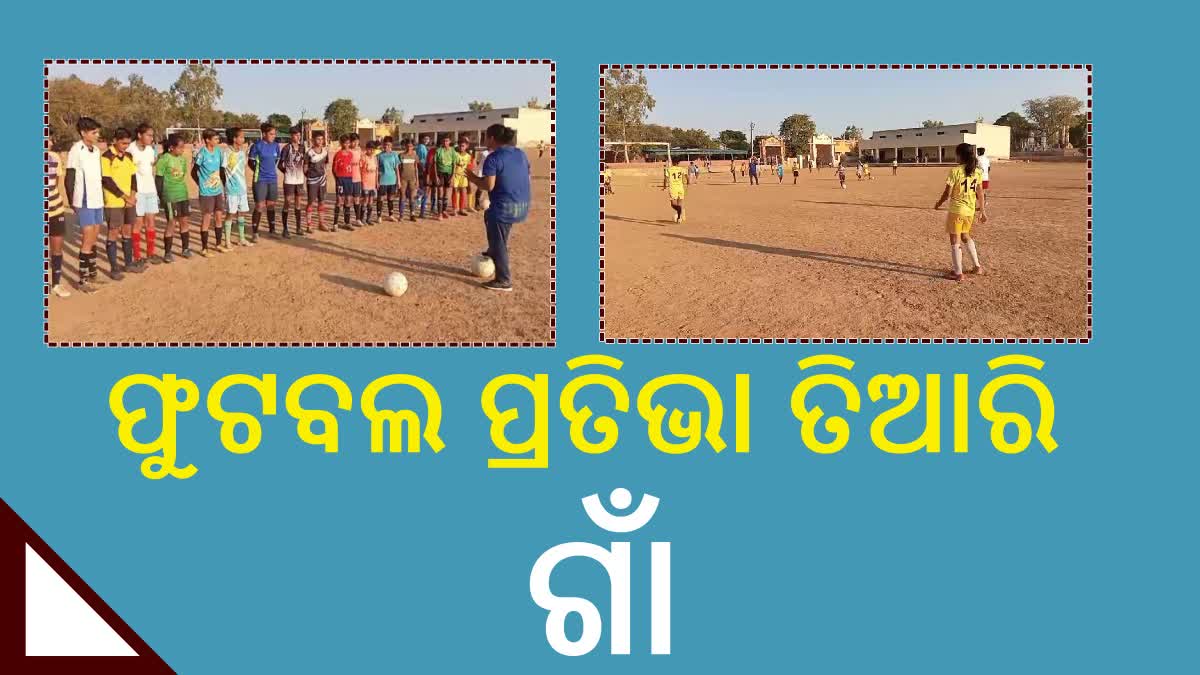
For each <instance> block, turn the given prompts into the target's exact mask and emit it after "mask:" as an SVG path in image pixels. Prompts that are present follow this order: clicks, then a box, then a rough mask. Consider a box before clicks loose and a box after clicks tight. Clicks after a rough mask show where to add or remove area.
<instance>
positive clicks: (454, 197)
mask: <svg viewBox="0 0 1200 675" xmlns="http://www.w3.org/2000/svg"><path fill="white" fill-rule="evenodd" d="M470 145H471V144H470V142H469V141H467V139H466V138H460V139H458V151H457V152H455V153H454V174H453V178H451V184H450V187H451V188H453V189H454V192H453V193H452V194H451V195H450V207H451V212H452V213H454V215H458V216H465V215H468V214H467V196H468V195H469V193H470V191H471V184H470V183H469V182H467V171H468V170H470V169H472V168H474V165H475V158H474V156H472V155H471V153H470V152H469V150H468V148H469V147H470Z"/></svg>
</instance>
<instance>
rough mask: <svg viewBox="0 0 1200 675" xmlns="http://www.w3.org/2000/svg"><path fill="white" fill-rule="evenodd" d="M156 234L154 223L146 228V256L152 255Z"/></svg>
mask: <svg viewBox="0 0 1200 675" xmlns="http://www.w3.org/2000/svg"><path fill="white" fill-rule="evenodd" d="M157 234H158V232H157V230H156V228H155V227H154V225H151V226H150V227H148V228H146V257H147V258H153V257H154V237H155V236H156V235H157Z"/></svg>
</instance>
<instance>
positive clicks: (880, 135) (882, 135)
mask: <svg viewBox="0 0 1200 675" xmlns="http://www.w3.org/2000/svg"><path fill="white" fill-rule="evenodd" d="M879 137H880V138H887V135H885V134H879Z"/></svg>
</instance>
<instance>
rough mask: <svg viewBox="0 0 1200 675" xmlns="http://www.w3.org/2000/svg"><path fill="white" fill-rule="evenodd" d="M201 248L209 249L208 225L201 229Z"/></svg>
mask: <svg viewBox="0 0 1200 675" xmlns="http://www.w3.org/2000/svg"><path fill="white" fill-rule="evenodd" d="M200 250H201V251H207V250H208V228H207V227H206V228H204V229H203V230H200Z"/></svg>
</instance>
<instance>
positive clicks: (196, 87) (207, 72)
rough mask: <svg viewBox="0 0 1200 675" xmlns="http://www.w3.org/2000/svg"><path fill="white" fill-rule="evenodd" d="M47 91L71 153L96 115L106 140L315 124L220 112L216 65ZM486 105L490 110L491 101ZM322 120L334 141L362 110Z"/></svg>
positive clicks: (59, 139) (70, 80)
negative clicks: (166, 83) (151, 80)
mask: <svg viewBox="0 0 1200 675" xmlns="http://www.w3.org/2000/svg"><path fill="white" fill-rule="evenodd" d="M48 89H49V106H50V113H49V117H50V130H51V132H52V133H53V134H54V139H55V149H56V150H63V149H66V148H68V147H70V145H71V144H72V143H73V142H74V141H75V140H76V138H77V136H78V135H77V134H76V132H75V123H76V122H77V121H78V120H79V118H80V117H91V118H93V119H95V120H96V121H97V122H99V123H100V124H101V127H102V134H103V135H104V136H105V137H108V135H109V134H111V133H112V132H113V131H114V130H115V129H117V128H119V127H124V128H126V129H129V130H130V131H132V130H133V129H134V128H136V127H137V126H138V125H140V124H149V125H150V126H152V127H154V129H155V130H156V131H158V132H159V133H160V134H161V133H163V132H164V131H165V130H166V129H168V128H170V127H198V128H214V129H225V128H229V127H237V128H241V129H253V128H257V127H259V126H261V125H262V123H263V122H264V121H265V122H269V123H270V124H272V125H274V126H275V128H277V129H280V130H281V131H284V132H286V131H287V130H288V129H290V128H291V127H292V126H293V125H303V124H306V123H311V122H315V121H316V119H315V118H297V119H295V120H293V119H292V117H291V116H290V115H287V114H285V113H271V114H270V115H267V117H266V119H265V120H264V119H262V118H260V117H259V116H258V115H257V114H254V113H238V112H233V111H229V110H220V109H219V108H218V107H217V103H218V101H220V99H221V96H222V95H223V94H224V89H223V88H222V87H221V83H220V81H219V80H218V78H217V68H216V66H214V65H202V64H190V65H188V66H186V67H185V68H184V69H183V72H181V73H180V75H179V78H178V79H176V80H175V83H174V84H172V85H171V86H170V88H168V89H167V90H165V91H163V90H160V89H157V88H155V87H153V86H151V85H149V84H147V83H146V81H145V79H144V78H142V76H141V75H136V74H133V75H130V76H129V78H128V79H127V80H126V81H125V82H122V81H121V80H118V79H116V78H109V79H108V80H107V81H105V82H104V83H103V84H93V83H90V82H85V81H83V80H81V79H80V78H79V77H78V76H77V75H70V76H68V77H61V78H55V79H52V80H50V82H49V85H48ZM473 103H478V102H473ZM484 105H487V106H488V107H487V109H490V108H491V104H490V103H487V104H484ZM322 119H324V120H325V123H326V128H327V130H328V133H329V135H330V137H331V138H337V137H338V136H341V135H342V134H348V133H352V132H353V131H354V130H355V127H356V126H357V122H358V119H359V110H358V106H356V105H355V104H354V101H352V100H351V99H348V98H339V99H336V100H334V101H332V102H330V103H329V105H328V106H326V107H325V111H324V116H323V118H322ZM381 120H382V121H384V122H387V123H393V124H394V123H401V122H403V121H404V111H402V110H400V109H398V108H396V107H394V106H393V107H389V108H388V109H387V110H386V111H385V112H384V114H383V116H382V117H381ZM184 133H185V135H188V136H190V134H186V132H184ZM186 140H189V141H190V140H194V139H191V138H187V139H186Z"/></svg>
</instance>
